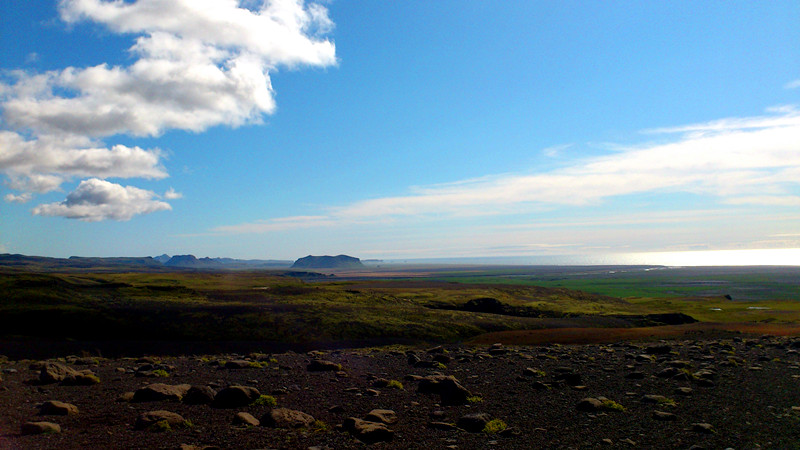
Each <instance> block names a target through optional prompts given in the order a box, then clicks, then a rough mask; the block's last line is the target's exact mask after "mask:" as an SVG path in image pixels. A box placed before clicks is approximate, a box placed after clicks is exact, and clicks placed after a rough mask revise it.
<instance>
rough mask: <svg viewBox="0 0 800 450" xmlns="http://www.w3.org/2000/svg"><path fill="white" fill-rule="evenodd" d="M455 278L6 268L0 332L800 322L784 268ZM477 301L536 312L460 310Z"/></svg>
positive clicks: (414, 332)
mask: <svg viewBox="0 0 800 450" xmlns="http://www.w3.org/2000/svg"><path fill="white" fill-rule="evenodd" d="M455 275H457V274H453V276H447V277H443V278H442V277H440V279H438V280H436V279H428V280H425V279H418V278H417V279H415V280H413V281H411V280H407V281H402V280H349V281H348V280H344V281H342V280H337V281H332V280H325V281H314V282H304V281H301V280H299V279H296V278H293V277H290V276H284V274H282V273H279V272H268V271H254V272H244V271H242V272H187V271H183V272H176V273H163V272H159V273H69V274H53V273H50V274H38V273H9V274H4V275H3V276H1V277H0V293H2V295H0V330H3V331H2V332H0V335H2V336H6V337H8V336H33V337H37V336H38V337H55V338H70V339H78V340H80V339H109V340H190V341H263V342H280V343H288V344H293V343H318V342H322V343H325V342H354V341H380V340H384V341H386V342H420V341H426V342H430V341H438V342H442V341H450V342H453V341H460V340H464V339H467V338H469V337H472V336H475V335H478V334H481V333H486V332H492V331H504V330H526V329H541V328H551V327H561V326H564V327H587V326H625V325H624V323H623V324H622V325H619V320H618V319H619V318H620V317H622V318H623V319H622V320H623V321H624V317H625V316H635V315H647V314H655V313H678V312H679V313H684V314H688V315H689V316H692V317H693V318H695V319H697V320H700V321H707V322H762V323H770V322H774V323H800V301H797V300H796V299H797V298H799V297H800V294H798V295H795V292H796V290H797V289H798V287H797V286H796V284H795V285H793V284H792V283H787V282H786V281H787V280H785V279H784V278H780V277H777V278H776V277H772V278H770V277H765V276H763V275H754V276H752V277H747V276H741V277H738V278H737V277H736V276H733V275H731V276H730V277H729V279H722V278H720V277H719V276H715V277H714V281H715V283H716V284H712V288H713V289H718V288H719V286H723V287H725V288H731V287H734V288H736V289H743V288H747V287H748V286H749V287H751V290H753V291H758V292H761V293H762V294H764V293H769V292H772V293H773V294H774V297H773V298H771V299H769V298H768V299H760V300H753V301H741V300H737V299H736V296H734V298H733V300H731V299H727V298H725V297H724V296H723V294H722V292H726V291H720V292H715V294H716V295H711V296H702V295H699V294H698V292H700V291H696V289H705V290H706V291H707V290H708V289H709V286H707V285H693V284H692V283H696V284H697V283H702V282H703V280H704V278H698V279H697V280H688V281H687V279H685V278H684V279H681V280H680V282H678V283H676V282H675V281H674V280H671V279H669V278H668V277H665V276H658V277H656V276H650V275H645V276H640V277H638V278H637V277H616V278H614V277H602V276H600V277H588V278H572V279H570V278H562V279H559V280H534V279H532V278H531V277H528V278H525V277H524V276H517V275H518V274H515V276H513V277H501V276H497V274H496V273H492V274H490V276H479V275H475V274H473V273H471V274H470V276H462V277H458V276H455ZM705 279H707V277H706V278H705ZM443 280H446V281H443ZM720 281H722V282H724V283H719V282H720ZM706 291H702V292H700V293H704V292H706ZM479 298H492V299H496V300H497V301H499V302H502V303H503V304H505V305H509V306H512V307H516V308H522V310H524V311H533V313H534V314H533V315H529V316H519V315H502V314H491V313H478V312H469V311H464V310H459V309H460V308H462V307H463V305H464V304H465V303H466V302H468V301H470V300H473V299H479ZM539 312H540V313H541V315H538V316H537V313H539ZM608 318H611V319H608ZM612 319H613V320H612Z"/></svg>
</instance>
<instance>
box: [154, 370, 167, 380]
mask: <svg viewBox="0 0 800 450" xmlns="http://www.w3.org/2000/svg"><path fill="white" fill-rule="evenodd" d="M153 376H154V377H156V378H166V377H168V376H169V372H167V371H166V370H164V369H158V370H154V371H153Z"/></svg>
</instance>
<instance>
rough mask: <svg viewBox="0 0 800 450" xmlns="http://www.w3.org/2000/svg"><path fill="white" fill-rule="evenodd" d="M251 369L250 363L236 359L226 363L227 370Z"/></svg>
mask: <svg viewBox="0 0 800 450" xmlns="http://www.w3.org/2000/svg"><path fill="white" fill-rule="evenodd" d="M250 367H252V366H251V365H250V361H246V360H244V359H236V360H233V361H228V362H226V363H225V368H226V369H249V368H250Z"/></svg>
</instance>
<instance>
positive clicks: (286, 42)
mask: <svg viewBox="0 0 800 450" xmlns="http://www.w3.org/2000/svg"><path fill="white" fill-rule="evenodd" d="M59 9H60V12H61V17H62V19H63V20H64V21H65V22H67V23H71V24H72V23H78V22H82V21H91V22H96V23H99V24H102V25H105V26H106V27H108V28H109V29H110V30H111V31H112V32H116V33H129V34H133V35H135V43H134V44H133V46H132V47H131V48H130V53H131V55H132V56H133V58H134V61H133V63H132V64H130V65H129V66H110V65H108V64H100V65H97V66H94V67H87V68H77V67H67V68H65V69H63V70H54V71H49V72H46V73H41V74H31V73H27V72H23V71H13V72H9V73H8V77H10V78H13V79H14V81H13V82H10V83H6V84H4V83H3V82H0V109H2V112H3V121H4V125H5V126H6V127H7V128H10V130H7V131H3V132H0V173H2V174H5V175H6V177H7V178H9V180H10V181H9V182H8V183H7V185H10V186H12V188H14V186H17V187H16V188H18V189H22V190H25V189H26V188H25V186H29V187H30V189H28V190H27V192H46V191H48V190H53V189H56V188H57V187H58V186H59V185H60V183H61V182H63V181H66V180H69V179H71V178H73V177H96V178H109V177H122V178H134V177H140V178H163V177H166V176H167V173H166V170H165V169H164V167H163V166H162V165H161V163H160V159H161V158H162V156H163V155H162V153H161V152H160V151H159V150H158V149H150V150H146V149H141V148H138V147H127V146H122V145H111V146H110V148H109V146H106V145H105V144H103V143H102V142H99V141H97V139H101V138H108V137H111V136H115V135H120V134H128V135H133V136H158V135H160V134H161V133H163V132H165V131H166V130H170V129H180V130H189V131H193V132H201V131H203V130H206V129H207V128H209V127H212V126H218V125H227V126H232V127H237V126H241V125H245V124H250V123H258V122H260V121H261V118H262V116H263V115H264V114H271V113H272V112H274V110H275V100H274V95H273V94H274V93H273V90H272V85H271V81H270V73H271V72H274V71H275V70H277V69H278V68H280V67H290V68H293V67H298V66H318V67H325V66H330V65H334V64H336V56H335V46H334V44H333V43H332V42H331V41H330V40H327V39H325V38H324V37H323V35H324V34H325V33H326V32H328V31H330V30H331V29H332V27H333V24H332V22H331V20H330V19H329V17H328V14H327V10H326V9H325V8H324V7H322V6H320V5H317V4H308V5H306V4H305V2H304V1H302V0H272V1H265V2H262V3H260V4H259V5H258V6H257V7H256V5H254V4H253V2H249V1H248V2H240V1H236V0H138V1H133V2H131V1H125V2H123V1H103V0H61V1H60V3H59ZM42 177H49V178H48V180H49V181H50V182H49V183H47V184H42V183H38V184H37V182H36V181H35V179H37V178H38V179H40V180H41V179H43V178H42ZM59 180H60V181H59Z"/></svg>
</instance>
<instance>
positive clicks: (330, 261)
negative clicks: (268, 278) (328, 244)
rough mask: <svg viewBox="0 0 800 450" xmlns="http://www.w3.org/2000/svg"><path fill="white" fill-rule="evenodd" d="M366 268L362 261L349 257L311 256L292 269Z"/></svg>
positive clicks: (301, 259)
mask: <svg viewBox="0 0 800 450" xmlns="http://www.w3.org/2000/svg"><path fill="white" fill-rule="evenodd" d="M359 267H364V265H363V264H361V260H360V259H358V258H354V257H352V256H347V255H338V256H327V255H326V256H311V255H308V256H306V257H304V258H300V259H298V260H297V261H295V262H294V264H292V269H353V268H359Z"/></svg>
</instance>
